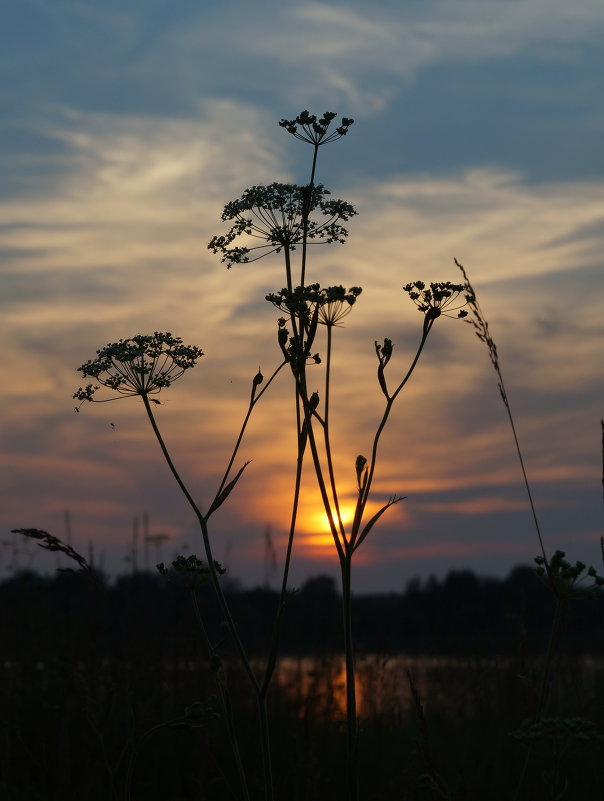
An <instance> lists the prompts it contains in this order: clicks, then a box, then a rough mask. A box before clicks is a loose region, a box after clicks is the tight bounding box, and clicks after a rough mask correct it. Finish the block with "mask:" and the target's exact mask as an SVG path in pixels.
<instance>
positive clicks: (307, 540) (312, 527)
mask: <svg viewBox="0 0 604 801" xmlns="http://www.w3.org/2000/svg"><path fill="white" fill-rule="evenodd" d="M354 510H355V506H354V503H352V502H344V503H343V504H341V506H340V516H341V518H342V523H343V524H344V528H345V530H346V532H347V533H348V532H349V528H350V524H351V523H352V520H353V518H354ZM303 528H304V530H305V534H304V537H303V542H304V545H306V546H309V547H311V548H317V547H318V548H333V547H334V541H333V536H332V534H331V529H330V526H329V520H328V517H327V514H326V513H325V511H324V510H323V511H320V512H318V511H317V512H311V513H310V514H308V515H307V516H306V518H305V520H304V523H303Z"/></svg>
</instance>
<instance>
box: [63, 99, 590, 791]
mask: <svg viewBox="0 0 604 801" xmlns="http://www.w3.org/2000/svg"><path fill="white" fill-rule="evenodd" d="M335 119H336V115H335V114H334V113H332V112H326V113H325V114H324V115H323V116H322V117H320V118H317V117H316V116H315V115H312V114H310V113H309V112H308V111H303V112H301V113H300V114H299V115H298V116H297V117H295V118H294V119H291V120H285V119H283V120H281V122H280V123H279V124H280V126H281V127H282V128H283V129H284V130H285V131H286V132H287V133H289V134H290V135H291V136H293V137H294V138H295V139H297V140H299V141H301V142H302V143H304V144H305V145H309V146H310V148H311V165H310V175H309V180H308V183H306V184H302V185H298V184H283V183H272V184H269V185H267V186H253V187H251V188H250V189H246V190H244V191H243V193H242V194H241V195H240V197H239V198H237V199H235V200H233V201H231V202H229V203H227V204H226V205H225V206H224V209H223V212H222V220H223V222H225V223H227V224H228V225H229V226H230V227H229V228H228V230H227V231H226V233H222V234H218V235H216V236H214V237H213V238H212V239H211V240H210V242H209V244H208V248H209V249H210V250H211V251H212V252H213V253H214V254H216V255H220V257H221V260H222V262H223V263H225V264H226V266H227V268H231V267H236V266H241V265H243V266H245V267H246V269H249V268H250V267H249V265H251V264H252V263H254V262H256V261H258V260H259V259H262V258H265V257H269V256H272V257H278V258H279V259H280V260H282V263H283V268H284V284H285V286H284V287H283V288H282V289H280V290H275V291H274V292H271V293H269V294H268V295H267V296H266V300H267V301H268V302H269V303H270V304H272V306H273V307H274V308H275V309H276V310H277V312H278V314H279V316H278V318H277V320H276V340H277V343H276V344H277V366H276V367H275V368H274V369H273V370H272V372H271V374H270V377H269V378H268V380H266V381H265V379H264V376H263V374H262V372H261V371H260V370H258V372H257V373H256V375H255V376H254V377H253V379H252V381H251V392H250V398H249V402H248V405H247V409H246V411H245V413H244V415H243V420H242V423H241V426H240V429H239V433H238V435H237V437H236V440H235V443H234V445H233V448H232V450H231V455H230V457H229V459H228V463H227V465H226V467H225V470H224V473H222V477H221V479H220V481H219V483H218V488H217V489H216V491H215V493H214V496H213V500H212V501H211V503H210V505H209V506H208V509H207V511H203V510H202V509H201V508H200V507H199V505H198V504H197V503H196V502H195V501H194V499H193V497H192V494H191V492H190V490H189V489H188V488H187V486H186V485H185V483H184V481H183V479H182V477H181V476H180V473H179V471H178V470H177V468H176V466H175V463H174V461H173V459H172V457H171V454H170V452H169V449H168V447H167V445H166V443H165V441H164V438H163V436H162V434H161V432H160V429H159V426H158V423H157V420H156V414H155V407H156V406H157V405H158V404H160V401H159V400H158V398H157V396H158V395H159V394H160V393H162V392H164V391H166V390H167V389H168V388H169V387H170V386H171V385H172V383H174V381H176V380H178V379H180V378H181V377H182V376H183V375H184V373H185V372H186V371H187V370H189V369H191V368H192V367H194V366H195V365H196V363H197V362H198V361H199V360H200V358H201V357H202V356H203V352H202V350H201V349H200V348H199V347H197V346H189V345H185V344H183V342H182V340H181V339H179V338H178V337H174V336H173V335H172V334H170V333H160V332H155V333H154V334H151V335H148V336H145V335H142V334H137V335H135V336H133V337H131V338H129V339H123V340H119V341H118V342H115V343H111V344H109V345H106V346H105V347H104V348H101V349H100V350H99V351H97V355H96V358H94V359H92V360H90V361H88V362H86V363H85V364H83V365H82V366H81V367H80V368H79V370H80V372H81V374H82V376H83V378H84V379H85V380H86V381H89V383H86V384H85V385H84V386H83V387H81V388H80V389H78V391H77V392H76V393H75V394H74V398H75V399H77V400H78V401H80V406H78V409H79V408H80V407H81V404H82V403H85V402H87V401H89V402H96V401H103V402H105V401H108V400H116V399H120V398H121V399H123V398H126V397H136V398H140V399H141V400H142V402H143V405H144V408H145V411H146V414H147V417H148V419H149V422H150V425H151V427H152V430H153V433H154V435H155V437H156V439H157V441H158V443H159V446H160V449H161V451H162V454H163V457H164V459H165V461H166V463H167V465H168V467H169V469H170V471H171V473H172V475H173V477H174V479H175V481H176V482H177V484H178V486H179V487H180V490H181V491H182V493H183V495H184V497H185V499H186V501H187V503H188V504H189V506H190V507H191V509H192V511H193V513H194V515H195V517H196V519H197V522H198V525H199V529H200V534H201V541H202V543H203V549H204V554H205V563H202V562H201V561H200V560H199V559H198V558H197V557H196V556H193V557H188V559H185V557H179V558H178V559H177V560H175V562H174V563H173V564H172V567H171V568H166V567H164V566H163V565H161V566H159V569H160V572H161V573H163V574H166V575H168V576H170V575H176V576H179V577H180V579H181V580H184V582H185V584H186V586H187V587H188V589H189V591H190V592H191V595H192V601H193V605H194V608H195V615H196V618H197V622H198V625H199V628H200V632H201V635H202V640H203V643H204V647H205V650H206V653H207V654H208V655H209V661H210V664H211V665H213V669H214V670H215V679H216V685H217V690H218V696H219V698H220V711H221V715H222V717H223V719H224V724H225V727H226V730H227V733H228V736H229V740H230V743H231V747H232V752H233V759H234V761H235V764H236V768H237V775H238V777H239V785H240V786H239V795H240V797H241V798H243V799H252V798H262V799H264V800H265V801H272V799H273V798H274V788H273V770H272V761H271V742H270V727H269V716H268V711H267V695H268V692H269V689H270V686H271V682H272V679H273V676H274V672H275V668H276V664H277V660H278V655H279V648H280V641H281V635H282V630H283V627H284V624H285V622H286V617H287V604H286V601H287V597H288V586H289V575H290V569H291V564H292V559H293V550H294V542H295V538H296V532H297V530H298V517H299V509H300V505H301V493H302V491H303V488H302V475H303V468H304V465H305V464H307V463H309V464H310V466H311V470H312V474H313V481H315V482H316V486H317V488H318V492H319V495H320V497H321V502H322V506H323V509H324V511H325V515H326V517H327V521H328V525H329V530H330V532H331V537H332V539H333V545H334V549H335V552H336V554H337V558H338V561H339V566H340V577H341V595H342V620H343V632H342V645H343V651H344V655H345V676H346V724H347V726H346V730H347V738H346V741H347V749H346V766H345V767H346V770H345V771H343V772H345V775H346V792H347V794H348V797H349V799H350V801H358V799H360V797H361V788H360V787H359V780H358V762H359V748H360V733H359V725H358V714H357V699H356V684H355V648H354V637H353V630H352V615H351V599H352V587H353V562H354V556H355V554H356V553H357V551H358V549H359V548H360V547H361V546H362V545H363V543H364V542H365V540H366V539H367V538H368V537H369V536H370V535H371V533H372V531H373V529H374V527H375V526H376V525H377V524H378V522H379V521H380V519H381V517H382V516H383V515H384V514H385V513H386V512H387V511H388V509H389V508H390V507H392V506H394V505H396V504H398V503H399V502H401V501H402V500H403V496H401V495H393V496H392V497H390V498H389V499H388V501H387V502H386V503H383V504H381V505H380V506H379V508H377V511H374V506H373V502H372V498H373V496H374V484H375V483H376V481H377V480H378V477H379V451H380V443H381V439H382V436H383V434H384V431H385V430H386V427H387V424H388V421H389V418H390V415H391V412H392V409H393V407H394V404H395V403H396V401H397V399H398V397H399V395H400V394H401V393H402V391H403V390H404V389H405V387H406V386H407V384H408V382H409V381H410V379H411V376H412V375H413V374H414V372H415V370H416V367H417V366H418V364H419V361H420V359H421V357H422V354H423V352H424V350H425V347H426V344H427V341H428V338H429V336H430V334H431V332H432V329H433V328H434V325H435V324H436V322H437V320H439V319H440V318H445V317H449V318H461V319H464V318H465V319H466V321H467V322H470V323H471V324H472V325H473V327H474V330H475V332H476V334H477V336H478V337H479V339H480V340H481V341H482V342H483V343H485V345H486V346H487V348H488V351H489V356H490V360H491V363H492V366H493V368H494V369H495V371H496V374H497V377H498V385H499V391H500V394H501V397H502V400H503V402H504V404H505V407H506V410H507V413H508V418H509V421H510V424H511V426H512V431H513V435H514V440H515V443H516V448H517V453H518V458H519V460H520V464H521V467H522V473H523V476H524V481H525V486H526V490H527V493H528V497H529V501H530V508H531V511H532V515H533V519H534V524H535V528H536V532H537V537H538V542H539V548H540V552H541V553H540V556H539V557H538V559H537V562H538V569H539V571H540V572H542V573H543V575H544V577H545V578H546V579H547V581H548V582H549V584H550V587H551V589H552V591H553V593H554V596H555V598H556V602H557V604H558V603H559V608H558V607H557V611H556V620H555V621H554V626H553V629H552V634H551V637H550V645H549V648H548V654H547V656H546V662H545V667H544V670H543V675H542V680H541V685H540V690H539V692H538V694H537V696H538V697H537V704H536V714H535V717H534V720H535V721H536V722H537V723H538V722H539V721H540V720H542V716H543V711H544V708H545V705H546V702H547V690H548V686H549V673H550V669H551V663H552V657H553V652H554V649H555V645H556V641H557V638H558V633H559V624H560V620H559V615H561V613H562V608H563V605H564V604H565V603H566V602H567V601H568V600H569V599H571V598H573V597H576V596H577V593H578V590H577V583H578V581H579V579H580V578H581V577H582V576H583V573H584V571H585V569H586V568H585V565H583V564H582V563H577V564H575V565H574V566H573V565H570V563H568V562H566V560H565V558H564V554H563V553H561V552H557V553H556V554H555V555H554V556H553V557H552V558H551V559H548V558H547V556H546V551H545V546H544V542H543V537H542V533H541V529H540V526H539V522H538V518H537V513H536V510H535V504H534V502H533V496H532V492H531V488H530V485H529V481H528V478H527V472H526V469H525V465H524V459H523V456H522V452H521V450H520V445H519V441H518V436H517V433H516V428H515V424H514V419H513V416H512V412H511V408H510V403H509V400H508V396H507V392H506V389H505V386H504V383H503V377H502V373H501V368H500V364H499V357H498V353H497V348H496V346H495V343H494V341H493V339H492V337H491V334H490V331H489V327H488V323H487V322H486V319H485V317H484V315H483V313H482V310H481V308H480V306H479V304H478V301H477V299H476V294H475V292H474V289H473V287H472V285H471V283H470V281H469V279H468V276H467V274H466V272H465V270H464V268H463V266H462V265H461V264H459V262H456V263H457V266H458V267H459V269H460V270H461V273H462V279H463V280H462V281H460V282H459V283H455V282H451V281H437V282H424V281H421V280H416V281H413V282H410V283H407V284H405V285H404V286H403V287H402V292H403V294H404V295H406V296H408V298H409V299H410V300H411V302H412V303H413V304H414V305H415V306H416V308H417V310H418V311H419V312H420V314H421V323H420V324H419V325H418V335H417V342H416V344H415V348H414V350H413V351H412V355H411V358H410V360H409V363H408V366H407V367H406V368H405V369H403V370H401V369H400V367H395V360H394V359H393V352H394V344H393V340H392V339H391V338H390V337H387V336H386V337H384V338H383V339H381V340H379V341H375V342H374V343H373V346H372V347H373V349H374V351H375V358H376V367H375V370H376V372H375V392H377V394H378V395H379V396H381V397H382V398H383V400H382V404H383V407H382V411H381V414H380V415H378V418H377V419H376V421H375V429H374V431H373V433H372V436H371V438H370V448H369V450H368V451H365V454H364V453H363V452H359V455H358V456H357V457H356V460H355V461H354V463H353V464H350V466H349V470H348V474H347V475H346V476H344V477H343V478H342V477H340V476H338V475H337V474H336V468H335V464H336V459H335V454H336V453H337V451H338V444H339V443H337V442H335V441H334V434H333V431H332V427H331V420H332V416H333V409H332V406H333V397H334V391H333V387H332V381H333V363H334V358H335V356H334V353H335V347H336V344H337V341H338V337H339V336H340V335H341V329H342V328H343V325H344V323H343V321H345V320H346V322H348V316H349V315H350V314H351V312H352V311H353V309H354V307H355V305H356V303H357V302H360V301H359V299H360V297H361V294H362V289H361V287H358V286H351V287H349V288H346V287H345V286H342V285H329V284H327V283H326V284H324V285H321V284H320V283H318V282H309V280H308V276H309V275H310V273H311V269H310V266H309V252H310V246H311V245H318V244H322V245H334V244H344V243H345V242H346V239H347V236H348V229H347V227H346V225H347V223H348V222H349V221H350V220H351V219H352V218H353V217H354V216H355V215H356V210H355V209H354V207H353V206H351V205H350V204H349V203H347V202H346V201H344V200H340V199H333V198H332V197H331V194H330V192H329V190H327V189H326V188H325V187H324V185H323V184H321V183H317V182H316V180H315V179H316V174H317V168H318V156H319V152H320V149H321V148H322V147H323V146H325V145H327V144H332V143H334V142H336V141H337V140H339V139H342V138H343V137H344V136H345V135H347V133H348V132H349V129H350V127H351V126H352V124H353V120H351V119H348V118H343V119H342V120H341V124H340V125H339V126H337V125H336V124H335V123H334V120H335ZM312 278H314V276H312ZM284 368H287V370H286V372H288V373H289V374H290V375H291V386H292V404H293V412H292V425H293V426H294V427H295V433H296V453H295V473H294V480H293V487H292V499H291V509H290V511H289V528H288V537H287V546H286V550H285V555H284V560H283V567H282V574H281V580H280V583H281V589H280V594H279V598H278V603H277V608H276V612H275V617H274V620H273V622H272V637H271V641H270V645H269V648H268V651H267V654H266V658H265V661H264V664H263V665H262V666H261V667H260V668H258V667H257V666H255V665H253V664H252V662H251V660H250V657H249V655H248V653H247V651H246V648H245V646H244V643H243V641H242V638H241V634H240V629H239V627H238V624H237V621H236V620H235V618H234V616H233V614H232V612H231V609H230V607H229V603H228V601H227V598H226V597H225V594H224V591H223V588H222V584H221V580H220V575H221V573H222V569H221V567H220V565H219V564H218V563H217V562H216V560H215V559H214V551H213V544H212V536H211V530H210V523H211V517H212V515H213V514H214V513H215V512H216V511H217V510H218V509H219V508H220V507H221V506H222V505H223V504H224V503H225V502H227V501H230V500H231V495H232V493H233V491H234V490H235V489H236V486H237V484H238V482H239V480H240V479H241V477H242V475H243V472H244V470H245V469H246V467H247V463H244V464H243V465H241V466H236V461H237V457H238V454H239V450H240V447H241V444H242V442H243V440H244V437H245V435H246V431H247V427H248V423H249V421H250V419H251V416H252V414H253V413H254V412H255V411H256V408H257V406H258V403H259V401H260V400H261V399H262V397H263V396H264V394H265V393H266V392H267V391H268V390H269V389H270V388H271V386H272V385H273V382H274V381H275V380H276V379H277V377H278V375H279V374H280V373H281V372H282V371H284ZM284 372H285V371H284ZM317 375H321V380H320V386H321V390H320V392H319V391H317V390H314V389H313V390H312V391H311V388H310V387H311V386H313V387H314V386H316V385H317V380H316V379H317ZM311 380H312V384H311ZM107 394H108V396H107ZM345 444H346V445H348V443H345ZM362 450H364V449H362V448H359V449H358V451H362ZM351 482H354V486H355V488H356V489H355V503H354V513H353V516H352V520H351V521H350V522H349V523H347V522H345V520H344V517H345V516H344V515H343V499H344V498H345V496H346V495H347V488H348V487H350V485H351ZM587 575H588V576H589V577H590V578H591V579H592V580H593V581H592V584H593V586H594V587H599V586H600V585H601V584H603V583H604V579H601V578H600V577H599V576H598V575H597V573H596V572H595V570H594V569H593V568H590V569H589V570H588V571H587ZM201 580H204V581H205V580H207V581H209V582H210V584H211V586H212V588H213V590H214V594H215V596H216V599H217V602H218V604H219V607H220V611H221V615H222V618H223V621H224V624H225V626H226V628H227V629H228V632H229V635H230V638H231V640H232V643H233V645H234V648H235V652H236V654H237V657H238V659H239V660H240V662H241V666H242V668H243V670H244V673H245V675H246V676H247V679H248V683H249V687H250V689H251V693H252V695H253V697H254V699H255V703H256V709H257V721H258V741H259V743H260V751H261V757H262V777H263V784H262V789H261V791H260V792H261V795H258V792H257V789H256V788H254V786H253V783H252V781H251V780H250V778H251V777H250V775H248V769H247V768H246V766H244V764H243V762H242V760H241V757H240V753H239V747H238V742H237V727H236V725H235V717H234V714H233V710H232V706H231V701H230V696H229V694H228V688H227V686H226V683H225V682H226V680H225V675H224V673H223V672H222V670H221V666H222V662H221V655H220V653H219V647H218V645H217V644H216V643H214V642H212V641H211V638H210V635H209V634H208V630H207V628H206V624H205V621H204V616H203V610H202V609H201V608H200V606H199V605H198V604H197V600H196V595H195V587H196V586H197V583H198V581H201ZM131 779H132V772H131V771H130V773H129V781H131ZM521 782H522V780H521ZM519 791H520V786H519V789H518V792H519Z"/></svg>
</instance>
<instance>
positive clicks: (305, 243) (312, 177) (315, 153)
mask: <svg viewBox="0 0 604 801" xmlns="http://www.w3.org/2000/svg"><path fill="white" fill-rule="evenodd" d="M318 155H319V145H314V150H313V156H312V167H311V170H310V182H309V184H308V202H307V203H306V204H305V207H304V208H303V210H302V259H301V265H300V286H304V278H305V276H306V250H307V247H308V219H309V215H310V201H311V197H312V190H313V187H314V185H315V171H316V169H317V156H318Z"/></svg>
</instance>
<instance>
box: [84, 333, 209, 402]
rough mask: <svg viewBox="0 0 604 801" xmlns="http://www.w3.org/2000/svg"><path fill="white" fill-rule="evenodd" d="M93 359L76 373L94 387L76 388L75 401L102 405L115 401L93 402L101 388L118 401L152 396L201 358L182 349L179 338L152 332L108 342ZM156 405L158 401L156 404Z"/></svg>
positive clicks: (190, 347)
mask: <svg viewBox="0 0 604 801" xmlns="http://www.w3.org/2000/svg"><path fill="white" fill-rule="evenodd" d="M96 353H97V357H96V359H92V360H90V361H87V362H86V363H85V364H83V365H82V366H81V367H78V370H79V371H80V372H81V373H82V376H83V377H84V378H88V377H90V378H93V379H94V380H95V382H97V384H96V385H93V384H88V385H87V386H85V387H80V389H78V391H77V392H76V393H75V394H74V396H73V397H74V398H75V399H77V400H79V401H82V402H84V401H96V402H103V401H107V400H117V398H115V397H113V398H100V399H99V398H94V397H93V395H94V394H95V392H97V390H99V389H100V388H101V387H107V388H108V389H110V390H113V391H114V392H117V395H118V397H128V396H129V395H140V396H145V397H146V396H148V395H155V394H157V393H158V392H160V391H161V390H162V389H163V388H164V387H169V386H170V385H171V384H172V383H173V382H174V381H176V380H177V379H178V378H180V377H181V375H182V374H183V373H184V372H185V370H188V369H189V368H191V367H194V366H195V363H196V362H197V359H199V358H200V357H201V356H203V351H202V350H201V348H198V347H197V346H195V345H183V342H182V339H181V338H180V337H174V336H172V334H170V333H165V334H164V333H161V332H159V331H156V332H155V333H154V334H151V335H150V336H143V335H142V334H137V335H136V336H134V337H131V338H130V339H120V340H119V342H111V343H109V344H108V345H105V347H104V348H101V349H100V350H97V352H96ZM156 402H157V403H159V401H156Z"/></svg>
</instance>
